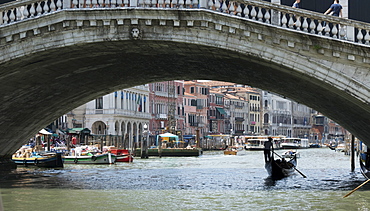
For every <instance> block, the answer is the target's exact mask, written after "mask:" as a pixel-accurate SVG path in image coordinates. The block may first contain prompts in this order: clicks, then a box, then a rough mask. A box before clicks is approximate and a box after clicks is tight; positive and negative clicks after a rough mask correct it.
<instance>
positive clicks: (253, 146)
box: [244, 138, 279, 150]
mask: <svg viewBox="0 0 370 211" xmlns="http://www.w3.org/2000/svg"><path fill="white" fill-rule="evenodd" d="M266 141H268V138H252V139H247V140H246V143H245V147H244V148H245V149H246V150H264V149H265V145H264V143H265V142H266ZM273 147H274V149H279V146H278V145H277V143H276V142H275V141H274V144H273Z"/></svg>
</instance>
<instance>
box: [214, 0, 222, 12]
mask: <svg viewBox="0 0 370 211" xmlns="http://www.w3.org/2000/svg"><path fill="white" fill-rule="evenodd" d="M220 7H221V3H220V1H219V0H215V8H216V10H217V11H220Z"/></svg>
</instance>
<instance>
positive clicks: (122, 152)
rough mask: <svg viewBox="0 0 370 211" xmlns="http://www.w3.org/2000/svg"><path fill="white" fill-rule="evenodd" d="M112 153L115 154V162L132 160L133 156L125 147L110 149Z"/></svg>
mask: <svg viewBox="0 0 370 211" xmlns="http://www.w3.org/2000/svg"><path fill="white" fill-rule="evenodd" d="M110 152H111V153H112V154H115V155H116V156H117V157H116V162H132V161H133V160H134V157H133V156H132V154H130V152H129V151H128V150H127V149H110Z"/></svg>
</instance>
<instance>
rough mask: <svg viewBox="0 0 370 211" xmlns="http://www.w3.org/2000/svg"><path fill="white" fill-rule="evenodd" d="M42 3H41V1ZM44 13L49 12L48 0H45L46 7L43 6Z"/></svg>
mask: <svg viewBox="0 0 370 211" xmlns="http://www.w3.org/2000/svg"><path fill="white" fill-rule="evenodd" d="M40 4H41V3H40ZM43 10H44V13H49V11H50V10H49V5H48V0H45V1H44V7H43Z"/></svg>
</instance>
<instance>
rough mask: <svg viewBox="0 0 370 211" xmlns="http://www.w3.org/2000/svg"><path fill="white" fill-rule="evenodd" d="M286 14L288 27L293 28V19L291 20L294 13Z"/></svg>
mask: <svg viewBox="0 0 370 211" xmlns="http://www.w3.org/2000/svg"><path fill="white" fill-rule="evenodd" d="M288 16H289V21H288V28H293V26H294V20H293V17H294V15H293V14H288Z"/></svg>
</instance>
